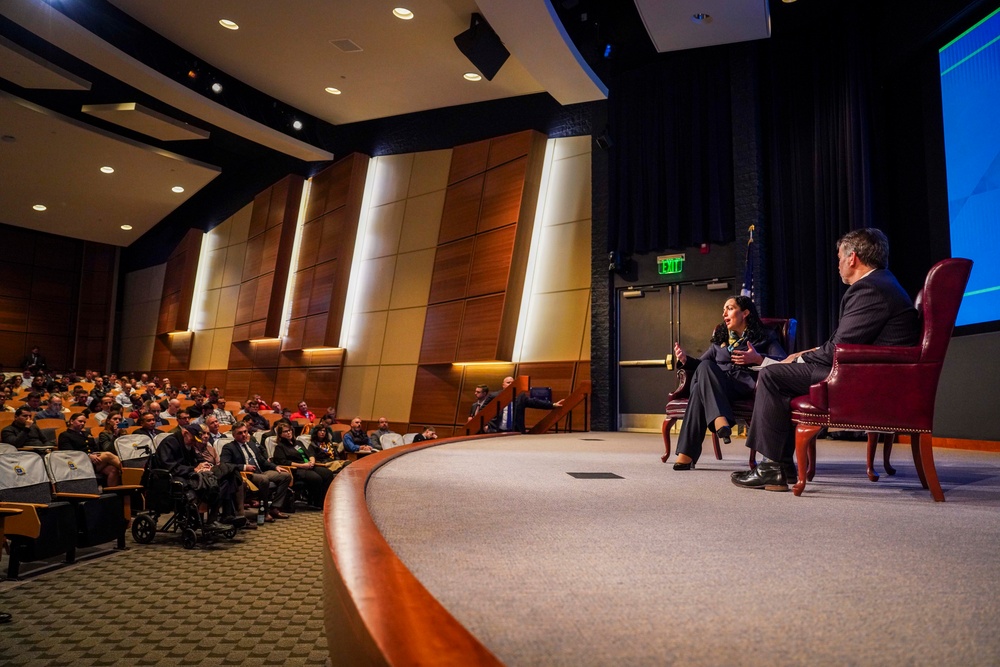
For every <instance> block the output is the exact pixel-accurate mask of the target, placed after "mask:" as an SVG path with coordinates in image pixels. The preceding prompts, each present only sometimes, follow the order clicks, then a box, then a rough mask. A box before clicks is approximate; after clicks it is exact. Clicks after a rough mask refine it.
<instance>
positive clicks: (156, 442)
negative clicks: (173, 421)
mask: <svg viewBox="0 0 1000 667" xmlns="http://www.w3.org/2000/svg"><path fill="white" fill-rule="evenodd" d="M169 437H170V433H169V432H164V433H160V434H159V435H158V436H156V437H155V438H153V451H156V448H157V447H159V446H160V443H161V442H163V441H164V440H166V439H167V438H169Z"/></svg>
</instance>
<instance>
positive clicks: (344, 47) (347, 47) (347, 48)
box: [330, 39, 364, 53]
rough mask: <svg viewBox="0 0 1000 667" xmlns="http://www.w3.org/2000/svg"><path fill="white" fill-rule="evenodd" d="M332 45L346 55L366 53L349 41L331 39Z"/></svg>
mask: <svg viewBox="0 0 1000 667" xmlns="http://www.w3.org/2000/svg"><path fill="white" fill-rule="evenodd" d="M330 43H331V44H333V45H334V46H336V47H337V48H338V49H340V50H341V51H343V52H344V53H357V52H358V51H364V49H362V48H361V47H360V46H358V45H357V44H355V43H354V42H352V41H351V40H349V39H331V40H330Z"/></svg>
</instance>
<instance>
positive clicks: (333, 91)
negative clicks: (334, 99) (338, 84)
mask: <svg viewBox="0 0 1000 667" xmlns="http://www.w3.org/2000/svg"><path fill="white" fill-rule="evenodd" d="M326 92H328V93H330V94H331V95H340V88H334V87H333V86H327V87H326Z"/></svg>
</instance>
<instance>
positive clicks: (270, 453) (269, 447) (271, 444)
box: [264, 435, 278, 459]
mask: <svg viewBox="0 0 1000 667" xmlns="http://www.w3.org/2000/svg"><path fill="white" fill-rule="evenodd" d="M277 442H278V439H277V438H276V437H274V436H273V435H272V436H268V438H267V439H266V440H265V441H264V449H265V450H266V451H267V458H269V459H270V458H274V448H275V445H276V444H277Z"/></svg>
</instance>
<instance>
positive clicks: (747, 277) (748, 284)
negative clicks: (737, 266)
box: [740, 225, 754, 299]
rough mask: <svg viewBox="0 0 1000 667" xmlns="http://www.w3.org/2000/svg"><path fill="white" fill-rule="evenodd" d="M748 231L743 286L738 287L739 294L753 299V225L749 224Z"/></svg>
mask: <svg viewBox="0 0 1000 667" xmlns="http://www.w3.org/2000/svg"><path fill="white" fill-rule="evenodd" d="M749 231H750V239H749V240H748V241H747V259H746V265H745V267H744V269H743V286H742V287H741V288H740V294H742V295H743V296H748V297H750V298H751V299H753V231H754V226H753V225H750V230H749Z"/></svg>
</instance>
